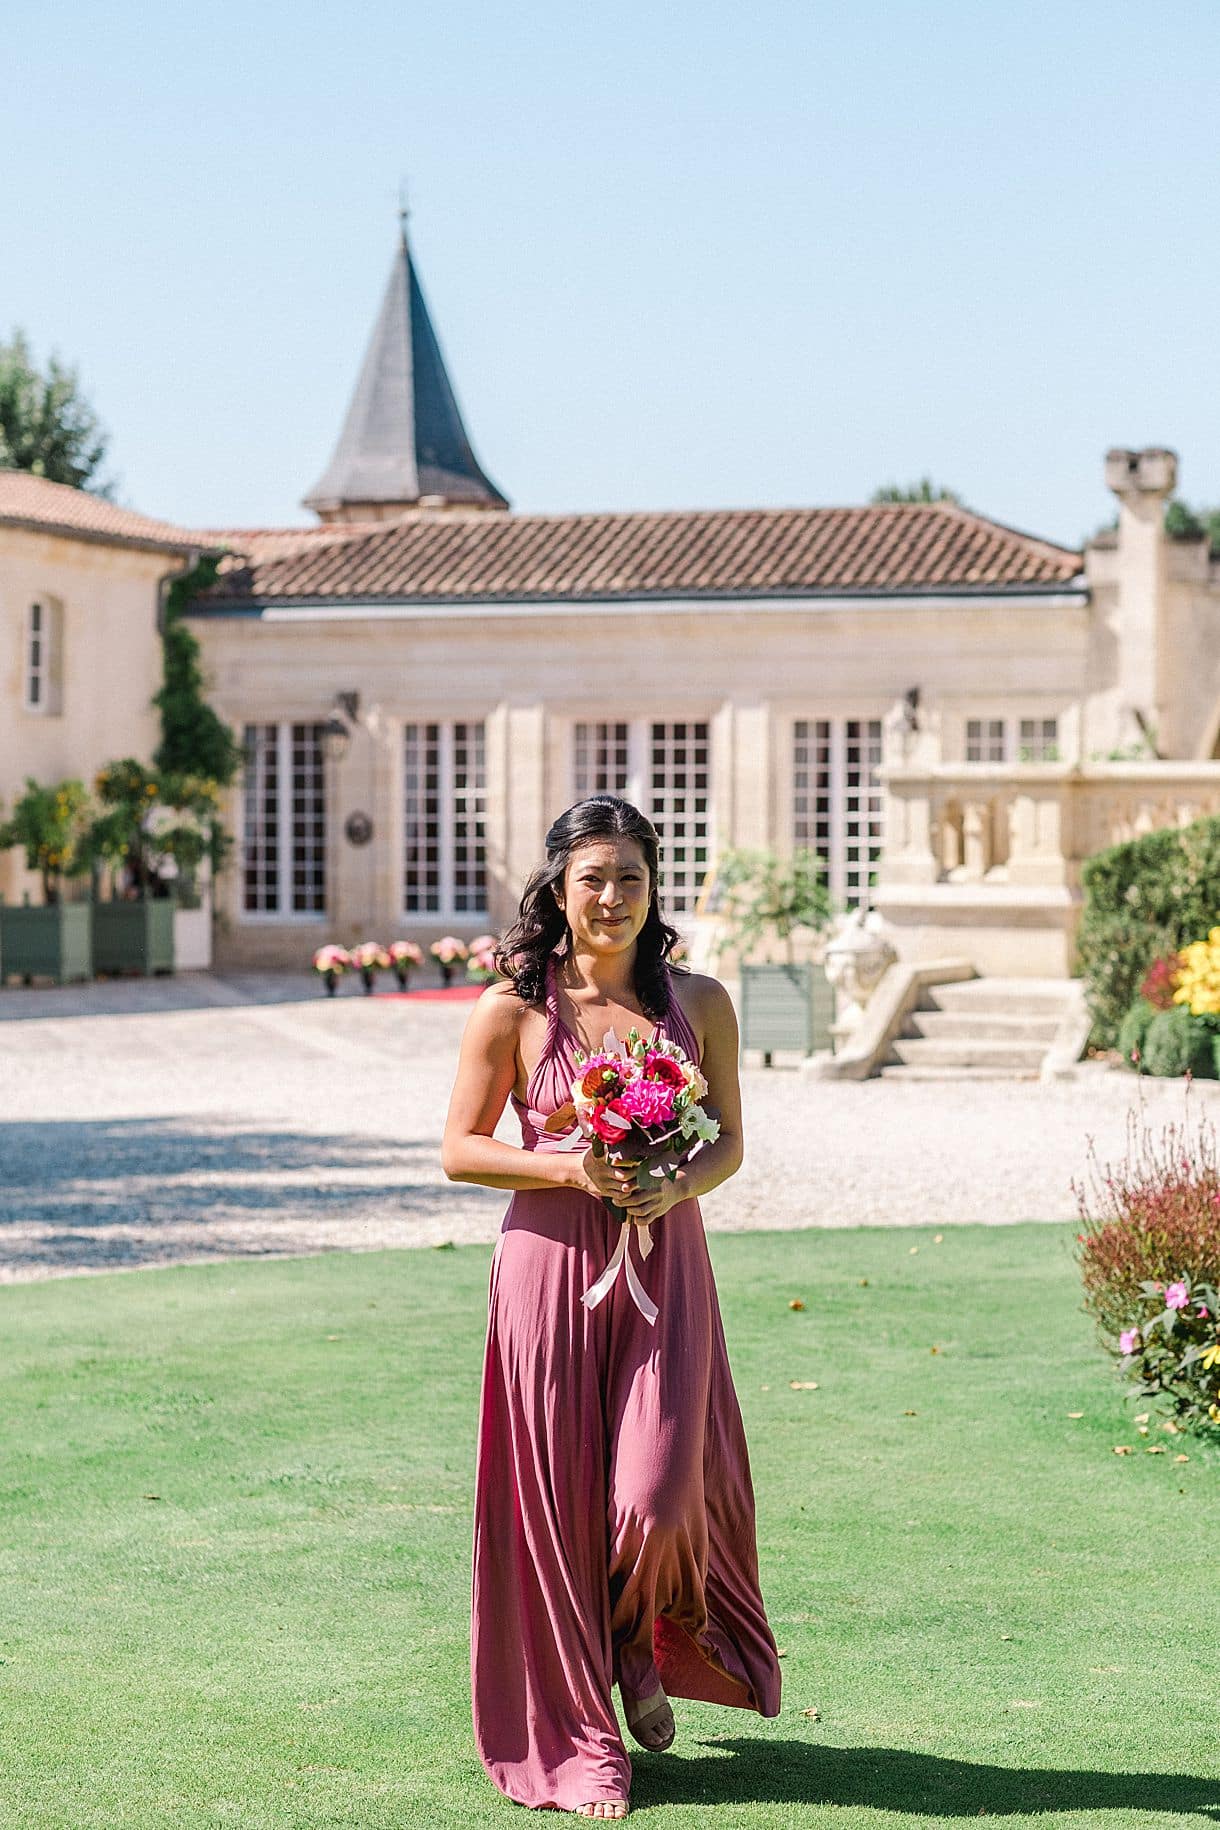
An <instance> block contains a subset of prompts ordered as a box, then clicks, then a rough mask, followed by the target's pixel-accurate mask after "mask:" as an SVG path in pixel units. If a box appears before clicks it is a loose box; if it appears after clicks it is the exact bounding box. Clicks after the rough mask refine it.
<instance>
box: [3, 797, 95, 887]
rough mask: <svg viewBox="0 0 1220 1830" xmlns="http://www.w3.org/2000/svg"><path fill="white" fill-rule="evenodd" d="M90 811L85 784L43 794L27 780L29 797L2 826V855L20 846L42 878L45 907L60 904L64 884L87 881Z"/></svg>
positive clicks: (21, 800) (19, 801)
mask: <svg viewBox="0 0 1220 1830" xmlns="http://www.w3.org/2000/svg"><path fill="white" fill-rule="evenodd" d="M89 811H90V810H89V791H88V789H87V788H86V787H85V784H84V783H83V782H79V781H75V780H73V781H64V782H56V783H55V784H54V785H53V786H51V787H47V788H43V787H40V786H39V784H38V783H37V782H36V781H35V780H34V779H33V777H32V776H28V775H27V776H26V780H25V793H24V794H23V795H22V796H21V797H20V799H19V800H18V801H17V802H16V803H15V805H14V807H13V811H12V815H11V817H10V818H9V819H8V820H6V821H4V822H3V823H0V851H7V850H8V849H9V847H10V846H19V847H20V848H21V849H22V850H23V851H24V852H25V861H26V864H27V865H28V867H29V869H30V870H32V871H38V872H40V874H41V876H42V897H43V901H44V902H48V903H51V902H58V901H59V894H60V885H61V884H62V882H63V880H64V878H65V877H79V876H83V875H84V873H85V872H86V871H87V870H88V868H89V848H88V823H89Z"/></svg>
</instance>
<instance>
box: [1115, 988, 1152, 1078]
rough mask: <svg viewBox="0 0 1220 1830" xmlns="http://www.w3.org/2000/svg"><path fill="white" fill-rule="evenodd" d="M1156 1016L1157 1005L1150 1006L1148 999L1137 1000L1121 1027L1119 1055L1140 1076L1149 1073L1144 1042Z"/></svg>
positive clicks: (1119, 1032)
mask: <svg viewBox="0 0 1220 1830" xmlns="http://www.w3.org/2000/svg"><path fill="white" fill-rule="evenodd" d="M1156 1015H1157V1007H1156V1005H1155V1004H1149V1003H1148V1001H1147V999H1146V998H1136V1000H1135V1002H1134V1004H1133V1005H1132V1006H1131V1008H1130V1010H1129V1011H1128V1012H1127V1014H1126V1016H1125V1017H1124V1018H1123V1020H1122V1024H1121V1025H1120V1027H1119V1031H1118V1050H1119V1053H1120V1055H1121V1056H1122V1058H1123V1061H1124V1063H1125V1064H1126V1066H1127V1067H1129V1068H1134V1069H1135V1070H1136V1072H1137V1073H1140V1074H1146V1073H1147V1072H1148V1063H1147V1062H1146V1061H1145V1060H1144V1041H1145V1038H1146V1036H1147V1034H1148V1026H1149V1024H1150V1023H1151V1022H1152V1019H1153V1017H1155V1016H1156Z"/></svg>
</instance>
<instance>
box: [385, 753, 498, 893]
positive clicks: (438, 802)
mask: <svg viewBox="0 0 1220 1830" xmlns="http://www.w3.org/2000/svg"><path fill="white" fill-rule="evenodd" d="M402 764H403V775H402V784H403V872H402V906H403V913H404V914H406V915H441V916H446V917H448V916H453V917H455V918H457V917H461V916H467V917H469V916H472V915H475V916H483V915H485V914H486V913H487V758H486V740H485V733H484V725H483V721H482V719H453V720H446V721H442V720H437V721H435V722H429V721H424V720H420V721H418V722H414V721H412V722H410V723H407V724H404V726H403V731H402Z"/></svg>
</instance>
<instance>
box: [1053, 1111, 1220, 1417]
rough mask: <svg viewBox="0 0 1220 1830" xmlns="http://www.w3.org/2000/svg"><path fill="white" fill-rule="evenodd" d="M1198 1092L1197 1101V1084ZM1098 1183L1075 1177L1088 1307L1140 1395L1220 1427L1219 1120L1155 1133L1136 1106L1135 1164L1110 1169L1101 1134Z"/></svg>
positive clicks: (1094, 1170) (1092, 1164) (1092, 1155)
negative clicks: (1104, 1158)
mask: <svg viewBox="0 0 1220 1830" xmlns="http://www.w3.org/2000/svg"><path fill="white" fill-rule="evenodd" d="M1186 1098H1187V1101H1188V1102H1189V1098H1190V1083H1189V1082H1188V1083H1187V1089H1186ZM1088 1160H1089V1187H1088V1188H1087V1189H1086V1188H1085V1187H1084V1186H1082V1185H1080V1184H1078V1183H1077V1182H1076V1180H1075V1178H1073V1181H1072V1189H1073V1192H1074V1194H1075V1195H1076V1200H1077V1206H1078V1209H1079V1212H1080V1217H1081V1219H1082V1221H1084V1223H1085V1225H1086V1227H1087V1229H1088V1230H1087V1231H1085V1232H1083V1233H1078V1234H1077V1243H1078V1246H1079V1248H1080V1250H1079V1252H1078V1255H1077V1262H1078V1264H1079V1267H1080V1273H1081V1279H1082V1283H1083V1287H1084V1307H1085V1310H1086V1311H1087V1312H1088V1313H1089V1314H1091V1315H1092V1316H1093V1318H1094V1320H1095V1321H1096V1323H1097V1326H1098V1331H1099V1334H1100V1336H1101V1339H1102V1341H1103V1343H1104V1344H1105V1346H1106V1347H1107V1349H1108V1351H1109V1352H1111V1353H1112V1354H1114V1355H1115V1356H1116V1362H1117V1369H1118V1371H1119V1372H1120V1373H1121V1374H1123V1375H1124V1376H1125V1377H1127V1378H1128V1379H1129V1380H1131V1381H1132V1382H1133V1385H1134V1392H1135V1395H1138V1396H1140V1397H1151V1398H1156V1397H1159V1398H1161V1399H1162V1400H1163V1401H1164V1404H1165V1405H1166V1406H1167V1407H1168V1408H1169V1409H1170V1410H1172V1413H1173V1415H1174V1416H1175V1417H1176V1418H1177V1419H1178V1420H1179V1421H1180V1422H1182V1423H1185V1424H1187V1425H1189V1426H1191V1427H1194V1428H1202V1429H1205V1430H1210V1429H1212V1428H1213V1427H1214V1426H1216V1425H1220V1304H1218V1298H1217V1287H1218V1286H1220V1161H1218V1160H1217V1152H1216V1136H1215V1129H1214V1127H1213V1126H1211V1125H1200V1126H1199V1128H1198V1130H1197V1131H1196V1132H1193V1133H1192V1131H1191V1128H1190V1113H1189V1103H1188V1106H1187V1116H1186V1119H1185V1120H1184V1121H1183V1123H1182V1124H1181V1125H1178V1124H1175V1123H1169V1124H1167V1125H1165V1126H1164V1127H1163V1128H1162V1130H1161V1133H1160V1135H1159V1138H1154V1137H1153V1136H1152V1134H1151V1132H1150V1131H1149V1129H1148V1126H1147V1124H1146V1123H1145V1122H1144V1118H1143V1112H1142V1101H1141V1111H1140V1114H1139V1116H1138V1117H1137V1115H1136V1113H1135V1112H1131V1113H1130V1114H1129V1115H1128V1120H1127V1149H1126V1156H1125V1159H1124V1161H1123V1162H1121V1163H1120V1164H1119V1165H1117V1166H1116V1167H1115V1166H1111V1165H1109V1164H1107V1165H1106V1166H1105V1167H1104V1168H1102V1167H1101V1166H1100V1165H1099V1164H1098V1161H1097V1155H1096V1151H1095V1149H1094V1147H1093V1143H1092V1140H1090V1143H1089V1151H1088Z"/></svg>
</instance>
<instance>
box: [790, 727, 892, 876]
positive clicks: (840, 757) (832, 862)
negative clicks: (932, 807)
mask: <svg viewBox="0 0 1220 1830" xmlns="http://www.w3.org/2000/svg"><path fill="white" fill-rule="evenodd" d="M819 724H824V725H826V726H828V732H827V746H826V799H827V811H828V814H829V821H828V825H829V833H828V837H827V842H826V847H825V851H826V887H827V889H828V890H829V892H830V896H831V899H832V901H833V902H834V904H835V906H836V907H837V908H864V909H867V908H869V907H870V906H871V903H872V889H873V886H872V885H871V884H870V883H869V881H868V879H869V877H870V875H871V874H872V873H873V872H874V871H876V869H877V867H878V865H879V863H880V860H881V857H882V855H883V852H884V849H885V833H884V829H883V827H882V826H881V822H882V821H883V819H884V814H885V794H884V791H883V789H882V785H881V783H880V782H879V781H877V780H876V778H875V777H874V779H873V781H872V783H871V784H869V785H867V786H865V787H864V788H863V789H862V790H857V793H858V795H859V798H860V801H861V806H860V809H859V810H858V812H857V816H856V818H855V820H854V821H853V820H852V819H849V815H848V806H847V771H848V754H847V744H848V738H847V727H848V725H849V724H857V725H860V726H862V727H863V730H862V732H861V735H860V739H859V741H860V743H861V744H862V745H863V746H864V747H865V754H866V755H867V747H868V746H869V745H870V744H871V743H875V744H876V747H877V761H878V763H880V761H881V760H882V758H883V756H884V742H885V722H884V716H883V714H882V713H880V712H841V711H812V712H810V713H808V714H805V713H801V714H800V715H799V716H794V717H793V718H792V720H791V722H790V724H789V730H788V795H789V820H788V830H789V832H790V834H791V837H792V845H793V849H794V850H795V849H796V848H798V847H800V848H802V849H808V850H810V851H813V852H816V853H818V854H819V855H821V851H822V847H821V845H820V843H819V842H818V841H817V839H816V837H815V836H813V828H814V825H815V817H816V816H815V808H816V801H817V779H816V778H817V765H816V758H815V756H814V754H813V750H814V746H815V745H816V744H817V742H818V738H817V734H816V726H818V725H819ZM802 725H803V726H805V727H806V735H805V736H804V737H803V738H801V737H800V736H799V733H800V730H801V726H802ZM872 725H875V726H876V731H875V733H874V732H872V731H870V730H869V728H868V727H869V726H872ZM798 741H803V742H805V743H806V744H807V745H808V746H809V748H810V752H811V754H810V758H809V760H808V762H807V765H806V766H807V768H808V771H809V776H810V779H809V782H808V784H807V786H806V787H805V788H804V789H802V790H801V791H800V792H801V794H802V795H803V796H804V797H805V799H806V802H807V807H808V811H807V812H805V813H802V811H801V808H800V804H799V799H798V792H797V786H796V746H797V743H798ZM874 811H875V812H876V816H877V821H878V825H879V828H880V829H879V831H878V834H877V838H876V855H875V856H872V857H870V856H869V855H868V854H869V851H870V850H871V845H870V842H869V834H868V826H869V824H870V820H871V815H872V813H873V812H874ZM802 822H803V823H804V825H805V826H806V827H807V829H808V830H807V831H805V832H802V831H801V825H802ZM853 845H854V846H855V847H857V848H858V849H859V853H860V855H859V858H858V861H853V860H852V859H851V858H850V856H849V851H850V848H851V847H852V846H853ZM852 874H855V875H857V876H858V877H859V878H860V879H861V880H860V882H859V884H858V886H856V887H853V886H852V885H851V883H850V881H849V878H850V876H851V875H852Z"/></svg>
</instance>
